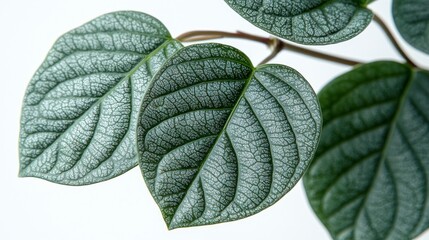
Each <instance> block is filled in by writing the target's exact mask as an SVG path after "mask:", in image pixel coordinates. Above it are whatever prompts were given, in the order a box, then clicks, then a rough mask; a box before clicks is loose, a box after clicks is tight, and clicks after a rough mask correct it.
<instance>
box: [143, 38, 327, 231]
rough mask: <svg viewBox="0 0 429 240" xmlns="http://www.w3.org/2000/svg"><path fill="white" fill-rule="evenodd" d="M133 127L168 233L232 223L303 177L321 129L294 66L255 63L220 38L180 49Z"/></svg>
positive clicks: (272, 200) (150, 90)
mask: <svg viewBox="0 0 429 240" xmlns="http://www.w3.org/2000/svg"><path fill="white" fill-rule="evenodd" d="M140 114H141V115H140V121H139V124H138V130H137V140H138V141H137V144H138V151H139V158H140V167H141V170H142V173H143V176H144V178H145V180H146V183H147V185H148V187H149V190H150V191H151V193H152V195H153V197H154V198H155V200H156V202H157V203H158V205H159V207H160V208H161V211H162V214H163V216H164V219H165V221H166V223H167V225H168V227H169V228H170V229H173V228H178V227H187V226H196V225H205V224H214V223H220V222H225V221H232V220H236V219H240V218H244V217H246V216H249V215H252V214H255V213H257V212H259V211H261V210H263V209H264V208H267V207H268V206H270V205H272V204H273V203H275V202H276V201H277V200H279V199H280V198H281V197H282V196H283V195H284V194H286V192H288V191H289V190H290V189H291V188H292V187H293V186H294V185H295V184H296V183H297V182H298V180H299V179H300V178H301V176H302V174H303V172H304V171H305V169H306V168H307V165H308V164H309V162H310V160H311V159H312V157H313V154H314V152H315V149H316V146H317V143H318V139H319V133H320V128H321V115H320V110H319V105H318V101H317V98H316V96H315V94H314V93H313V90H312V89H311V87H310V85H309V84H308V83H307V82H306V81H305V80H304V78H303V77H302V76H301V75H300V74H299V73H297V72H296V71H295V70H293V69H291V68H289V67H286V66H281V65H264V66H260V67H257V68H256V69H254V68H253V66H252V64H251V63H250V61H249V60H248V58H247V57H246V56H245V55H244V54H243V53H241V52H239V51H238V50H236V49H234V48H232V47H229V46H225V45H220V44H202V45H193V46H190V47H186V48H183V49H182V50H179V52H178V53H177V54H176V55H174V57H172V58H170V59H169V60H168V61H167V63H166V64H165V65H164V66H163V67H162V69H161V70H160V71H159V73H158V74H157V75H156V77H155V78H154V81H153V82H152V83H151V86H150V87H149V88H148V91H147V93H146V95H145V97H144V100H143V104H142V111H141V113H140Z"/></svg>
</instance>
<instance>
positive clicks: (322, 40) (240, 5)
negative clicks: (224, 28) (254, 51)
mask: <svg viewBox="0 0 429 240" xmlns="http://www.w3.org/2000/svg"><path fill="white" fill-rule="evenodd" d="M225 2H226V3H228V4H229V6H230V7H231V8H232V9H234V10H235V11H236V12H237V13H239V14H240V15H241V16H242V17H243V18H245V19H246V20H248V21H249V22H251V23H252V24H254V25H255V26H257V27H259V28H261V29H263V30H265V31H267V32H269V33H271V34H274V35H276V36H278V37H281V38H284V39H287V40H290V41H294V42H297V43H301V44H308V45H316V44H318V45H319V44H332V43H337V42H341V41H345V40H348V39H350V38H353V37H355V36H356V35H358V34H359V33H360V32H362V31H363V30H364V29H365V28H366V27H367V26H368V24H369V23H370V22H371V20H372V12H371V11H370V10H368V9H367V8H366V7H365V6H366V4H368V1H365V0H364V1H362V0H324V1H314V0H301V1H292V0H287V1H276V0H274V1H261V0H225Z"/></svg>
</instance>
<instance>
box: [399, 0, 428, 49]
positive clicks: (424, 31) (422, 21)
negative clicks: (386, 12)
mask: <svg viewBox="0 0 429 240" xmlns="http://www.w3.org/2000/svg"><path fill="white" fill-rule="evenodd" d="M392 12H393V20H395V24H396V27H397V28H398V30H399V33H400V34H401V36H402V37H403V38H404V39H405V41H407V42H408V43H409V44H411V45H412V46H413V47H415V48H417V49H419V50H421V51H423V52H425V53H427V54H429V0H394V1H393V8H392Z"/></svg>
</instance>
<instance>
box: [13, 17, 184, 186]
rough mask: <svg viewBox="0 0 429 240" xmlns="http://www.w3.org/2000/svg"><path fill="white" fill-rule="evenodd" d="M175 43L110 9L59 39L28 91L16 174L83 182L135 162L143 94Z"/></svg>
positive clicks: (149, 20) (156, 25)
mask: <svg viewBox="0 0 429 240" xmlns="http://www.w3.org/2000/svg"><path fill="white" fill-rule="evenodd" d="M180 47H181V45H180V43H178V42H176V41H175V40H172V39H171V37H170V34H169V33H168V31H167V29H166V28H165V27H164V26H163V25H162V23H161V22H159V21H158V20H156V19H155V18H153V17H151V16H149V15H146V14H144V13H138V12H114V13H109V14H106V15H103V16H101V17H98V18H96V19H94V20H92V21H90V22H88V23H86V24H84V25H83V26H81V27H79V28H76V29H74V30H72V31H70V32H68V33H66V34H65V35H63V36H62V37H60V38H59V39H58V40H57V41H56V42H55V44H54V46H53V47H52V49H51V50H50V51H49V53H48V56H47V57H46V59H45V61H44V62H43V63H42V65H41V66H40V68H39V69H38V70H37V72H36V73H35V75H34V77H33V78H32V80H31V81H30V84H29V86H28V88H27V92H26V94H25V98H24V104H23V110H22V116H21V133H20V176H23V177H39V178H43V179H46V180H49V181H52V182H56V183H61V184H67V185H85V184H91V183H96V182H100V181H104V180H108V179H110V178H113V177H115V176H118V175H120V174H122V173H124V172H126V171H128V170H129V169H131V168H133V167H134V166H136V165H137V164H138V162H137V159H136V147H135V128H136V124H137V120H136V119H137V115H138V110H139V109H140V108H139V106H140V102H141V100H142V96H143V94H144V92H145V89H146V87H147V85H148V83H149V82H150V80H151V78H152V76H153V74H154V73H156V71H157V70H158V69H159V68H160V67H161V65H162V64H163V63H164V62H165V60H166V58H168V57H169V56H171V55H172V54H173V53H174V52H176V51H177V50H178V49H179V48H180Z"/></svg>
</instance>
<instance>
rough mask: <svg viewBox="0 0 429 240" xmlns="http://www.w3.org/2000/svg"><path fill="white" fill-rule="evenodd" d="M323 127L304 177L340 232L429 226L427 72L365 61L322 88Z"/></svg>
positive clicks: (368, 236) (402, 235)
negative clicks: (317, 145) (316, 148)
mask: <svg viewBox="0 0 429 240" xmlns="http://www.w3.org/2000/svg"><path fill="white" fill-rule="evenodd" d="M319 100H320V104H321V107H322V112H323V121H324V126H323V127H324V128H323V131H322V137H321V140H320V144H319V148H318V150H317V153H316V157H315V160H314V161H313V163H312V165H311V166H310V169H309V170H308V171H307V173H306V175H305V176H304V184H305V188H306V191H307V195H308V198H309V200H310V203H311V205H312V207H313V209H314V210H315V212H316V213H317V215H318V216H319V218H320V219H321V220H322V222H323V223H324V224H325V226H326V227H327V228H328V229H329V231H330V233H331V234H332V236H333V237H334V238H335V239H356V240H357V239H362V240H372V239H374V240H376V239H377V240H378V239H411V238H414V237H416V236H417V235H419V234H420V233H421V232H422V231H424V230H425V229H426V228H428V226H429V201H428V197H429V196H428V189H429V185H428V184H429V179H428V177H429V104H428V103H429V73H428V72H424V71H421V70H413V69H411V68H410V67H409V66H407V65H402V64H399V63H394V62H375V63H370V64H366V65H362V66H360V67H358V68H357V69H355V70H353V71H351V72H348V73H346V74H344V75H342V76H340V77H338V78H337V79H335V80H334V81H333V82H332V83H330V84H329V85H328V86H326V87H325V88H324V89H323V90H322V91H321V92H320V94H319Z"/></svg>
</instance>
